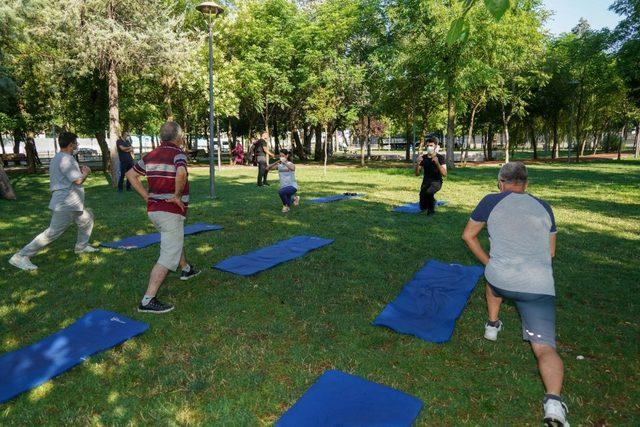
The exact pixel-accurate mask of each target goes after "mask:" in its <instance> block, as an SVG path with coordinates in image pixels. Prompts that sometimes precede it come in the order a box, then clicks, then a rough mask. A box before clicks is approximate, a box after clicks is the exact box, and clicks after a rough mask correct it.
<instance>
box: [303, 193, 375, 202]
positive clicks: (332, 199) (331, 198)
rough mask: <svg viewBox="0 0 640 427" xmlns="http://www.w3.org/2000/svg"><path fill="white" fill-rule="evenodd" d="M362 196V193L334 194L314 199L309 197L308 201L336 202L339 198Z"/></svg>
mask: <svg viewBox="0 0 640 427" xmlns="http://www.w3.org/2000/svg"><path fill="white" fill-rule="evenodd" d="M362 196H364V194H356V195H355V196H353V195H347V194H336V195H335V196H326V197H318V198H316V199H311V200H309V201H310V202H311V203H330V202H337V201H339V200H345V199H353V198H356V197H362Z"/></svg>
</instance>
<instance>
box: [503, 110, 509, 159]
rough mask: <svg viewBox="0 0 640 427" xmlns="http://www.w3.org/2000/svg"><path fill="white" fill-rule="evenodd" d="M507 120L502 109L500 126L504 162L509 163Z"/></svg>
mask: <svg viewBox="0 0 640 427" xmlns="http://www.w3.org/2000/svg"><path fill="white" fill-rule="evenodd" d="M509 118H510V117H507V113H506V111H505V110H504V107H502V125H503V126H504V161H505V163H509V154H510V153H509V148H510V147H509Z"/></svg>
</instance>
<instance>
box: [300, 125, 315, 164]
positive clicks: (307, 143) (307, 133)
mask: <svg viewBox="0 0 640 427" xmlns="http://www.w3.org/2000/svg"><path fill="white" fill-rule="evenodd" d="M312 136H313V129H312V127H311V126H309V125H308V124H306V125H304V128H303V129H302V137H303V138H304V152H305V153H306V154H307V155H308V156H310V155H311V137H312Z"/></svg>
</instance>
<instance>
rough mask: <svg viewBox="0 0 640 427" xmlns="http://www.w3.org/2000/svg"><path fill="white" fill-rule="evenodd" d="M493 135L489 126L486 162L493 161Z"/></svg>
mask: <svg viewBox="0 0 640 427" xmlns="http://www.w3.org/2000/svg"><path fill="white" fill-rule="evenodd" d="M494 137H495V134H494V133H493V129H491V126H489V130H488V131H487V144H486V145H487V160H493V138H494Z"/></svg>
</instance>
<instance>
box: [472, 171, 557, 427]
mask: <svg viewBox="0 0 640 427" xmlns="http://www.w3.org/2000/svg"><path fill="white" fill-rule="evenodd" d="M527 184H528V176H527V168H526V167H525V165H524V164H523V163H522V162H510V163H506V164H505V165H503V166H502V168H501V169H500V173H499V174H498V188H499V189H500V192H499V193H494V194H489V195H487V196H485V197H484V198H483V199H482V200H481V201H480V203H479V204H478V206H477V207H476V208H475V210H474V211H473V213H472V214H471V218H470V219H469V222H468V223H467V226H466V228H465V230H464V233H463V234H462V239H463V240H464V241H465V242H466V244H467V246H468V247H469V249H470V250H471V252H473V254H474V255H475V256H476V258H478V260H480V262H482V263H483V264H484V265H485V266H486V267H485V277H486V279H487V282H488V285H487V288H486V299H487V311H488V315H489V320H488V322H487V323H486V324H485V333H484V337H485V338H486V339H488V340H491V341H496V340H497V339H498V332H500V331H501V330H502V322H501V321H500V320H498V313H499V311H500V304H501V303H502V300H503V298H506V299H509V300H512V301H514V302H515V304H516V307H517V308H518V312H519V313H520V318H521V320H522V337H523V339H524V340H525V341H529V342H530V343H531V348H532V349H533V353H534V354H535V356H536V358H537V360H538V369H539V371H540V376H541V377H542V382H543V383H544V386H545V389H546V394H545V397H544V400H543V406H544V413H545V415H544V422H545V423H546V425H553V426H563V425H566V426H568V423H567V421H566V412H567V408H566V405H565V404H564V403H563V402H562V400H561V399H560V392H561V390H562V381H563V375H564V367H563V364H562V360H561V359H560V356H559V355H558V353H557V352H556V332H555V326H556V325H555V320H556V310H555V287H554V280H553V268H552V265H551V259H552V258H553V256H554V255H555V249H556V224H555V219H554V216H553V211H552V210H551V207H550V206H549V205H548V204H547V203H546V202H544V201H542V200H540V199H537V198H535V197H533V196H532V195H530V194H527V193H525V190H526V188H527ZM485 226H486V227H487V230H488V232H489V238H490V242H491V249H490V253H489V254H488V255H487V253H486V252H485V250H484V248H483V247H482V245H481V244H480V241H479V240H478V235H479V234H480V232H481V231H482V229H483V228H484V227H485Z"/></svg>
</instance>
